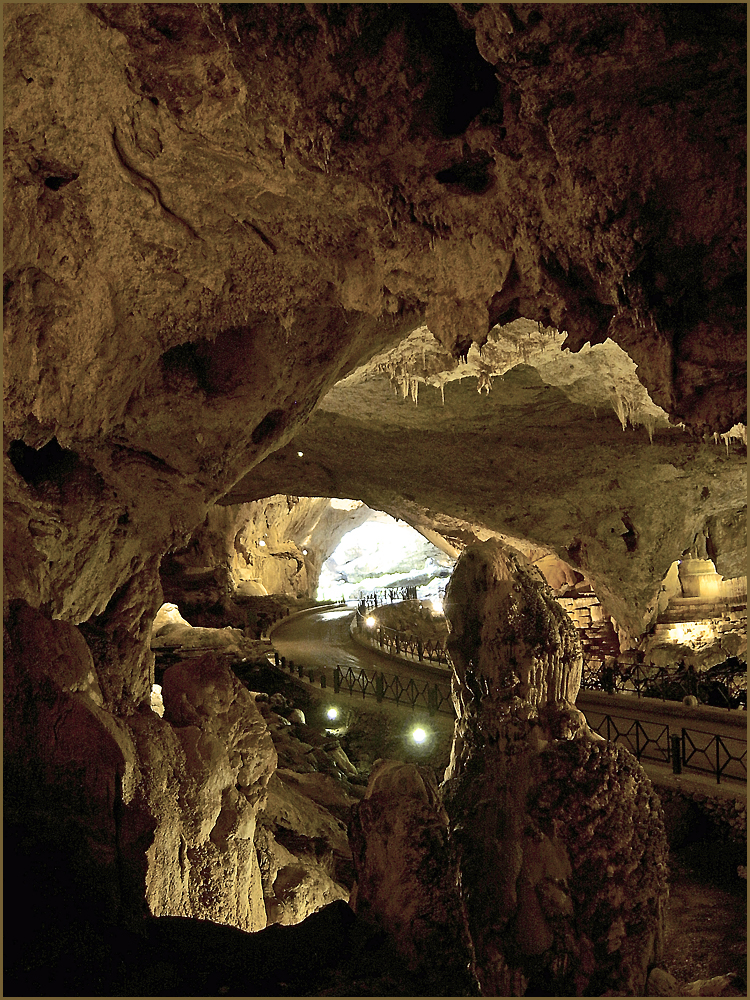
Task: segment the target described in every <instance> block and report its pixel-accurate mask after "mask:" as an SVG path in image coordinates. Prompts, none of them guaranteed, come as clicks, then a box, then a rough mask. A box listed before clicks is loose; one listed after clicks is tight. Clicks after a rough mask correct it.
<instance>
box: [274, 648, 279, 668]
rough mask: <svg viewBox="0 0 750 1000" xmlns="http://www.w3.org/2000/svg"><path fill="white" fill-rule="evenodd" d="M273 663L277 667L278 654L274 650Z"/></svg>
mask: <svg viewBox="0 0 750 1000" xmlns="http://www.w3.org/2000/svg"><path fill="white" fill-rule="evenodd" d="M273 662H274V665H275V666H277V667H278V665H279V654H278V652H277V651H276V650H275V649H274V651H273Z"/></svg>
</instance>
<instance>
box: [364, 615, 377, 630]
mask: <svg viewBox="0 0 750 1000" xmlns="http://www.w3.org/2000/svg"><path fill="white" fill-rule="evenodd" d="M374 624H375V619H374V618H373V617H372V615H370V617H369V618H365V625H366V626H367V627H368V628H372V627H373V625H374Z"/></svg>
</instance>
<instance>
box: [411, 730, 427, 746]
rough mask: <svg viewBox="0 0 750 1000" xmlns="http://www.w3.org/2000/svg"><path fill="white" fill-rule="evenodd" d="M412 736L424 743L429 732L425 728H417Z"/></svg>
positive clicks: (418, 741)
mask: <svg viewBox="0 0 750 1000" xmlns="http://www.w3.org/2000/svg"><path fill="white" fill-rule="evenodd" d="M411 738H412V739H413V740H414V742H415V743H424V741H425V740H426V739H427V733H426V732H425V730H424V729H415V730H414V732H413V733H412V734H411Z"/></svg>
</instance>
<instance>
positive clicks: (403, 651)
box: [354, 608, 453, 667]
mask: <svg viewBox="0 0 750 1000" xmlns="http://www.w3.org/2000/svg"><path fill="white" fill-rule="evenodd" d="M354 627H355V628H356V629H357V631H358V632H359V634H360V636H362V637H363V638H364V639H366V640H367V642H369V644H370V645H371V646H372V647H373V648H379V649H381V650H382V651H383V652H386V653H391V654H393V655H394V656H403V657H409V658H411V659H412V660H417V661H418V662H419V663H424V662H425V660H426V661H427V662H429V663H439V664H441V665H442V666H445V667H451V666H453V663H452V661H451V658H450V656H449V654H448V650H447V649H446V648H445V646H444V645H443V644H442V642H440V640H439V639H435V640H432V639H428V640H427V641H424V640H423V639H421V638H419V637H418V636H414V635H410V634H409V633H407V632H401V631H399V630H398V629H395V628H389V627H388V626H387V625H381V624H379V623H378V622H376V623H375V625H373V626H369V625H367V619H366V616H365V615H364V614H363V613H362V610H361V608H357V613H356V621H355V626H354Z"/></svg>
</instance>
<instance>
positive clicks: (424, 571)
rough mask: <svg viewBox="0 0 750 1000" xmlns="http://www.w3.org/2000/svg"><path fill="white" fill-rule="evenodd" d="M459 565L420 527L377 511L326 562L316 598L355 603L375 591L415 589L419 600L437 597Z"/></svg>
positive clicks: (347, 537) (351, 532)
mask: <svg viewBox="0 0 750 1000" xmlns="http://www.w3.org/2000/svg"><path fill="white" fill-rule="evenodd" d="M334 502H335V501H332V503H334ZM454 564H455V558H454V557H452V556H451V555H448V554H447V553H446V552H444V551H441V550H440V549H439V548H438V547H437V546H436V545H435V544H433V543H432V542H431V541H429V540H428V539H426V538H425V537H424V535H422V534H420V532H418V531H417V530H416V529H415V528H412V527H411V526H410V525H408V524H406V523H405V522H403V521H399V520H397V519H395V518H393V517H391V516H390V515H389V514H386V513H384V512H383V511H373V512H372V513H371V514H370V515H369V517H368V518H367V520H366V521H365V522H364V523H363V524H361V525H359V526H358V527H356V528H353V529H352V530H351V531H349V532H347V534H346V535H344V537H343V538H342V539H341V541H340V542H339V543H338V545H337V546H336V548H335V549H334V551H333V552H332V553H331V554H330V555H329V556H328V558H327V559H326V561H325V562H324V563H323V565H322V567H321V571H320V578H319V582H318V588H317V592H316V597H317V599H318V600H326V599H341V600H343V601H351V600H353V599H356V598H358V597H360V596H362V595H363V594H367V593H371V592H374V591H379V590H393V591H394V592H397V591H400V590H401V589H403V588H407V587H413V588H416V593H417V596H418V597H419V598H420V599H425V600H426V599H428V598H437V597H439V594H440V591H441V590H444V589H445V585H446V583H447V581H448V578H449V576H450V573H451V571H452V569H453V566H454Z"/></svg>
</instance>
